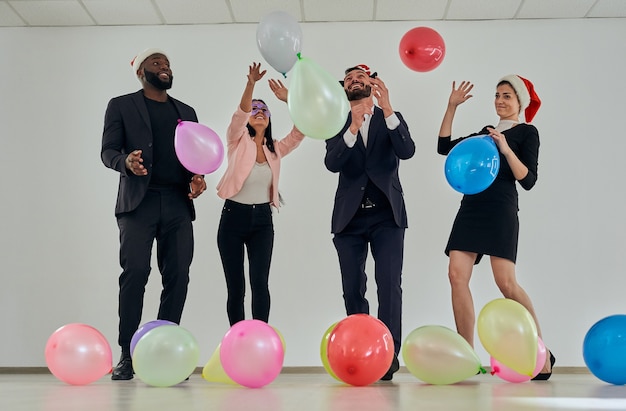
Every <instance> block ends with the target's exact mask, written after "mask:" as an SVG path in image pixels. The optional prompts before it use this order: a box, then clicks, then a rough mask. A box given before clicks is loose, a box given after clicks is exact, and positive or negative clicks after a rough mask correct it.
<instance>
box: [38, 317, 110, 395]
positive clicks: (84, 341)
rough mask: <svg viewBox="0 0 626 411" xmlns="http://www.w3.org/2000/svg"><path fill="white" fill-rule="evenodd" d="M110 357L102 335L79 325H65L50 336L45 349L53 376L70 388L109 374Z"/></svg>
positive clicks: (47, 362) (108, 346) (108, 347)
mask: <svg viewBox="0 0 626 411" xmlns="http://www.w3.org/2000/svg"><path fill="white" fill-rule="evenodd" d="M112 356H113V355H112V353H111V346H110V345H109V343H108V341H107V340H106V338H105V337H104V335H102V334H101V333H100V331H98V330H96V329H95V328H93V327H91V326H89V325H86V324H80V323H72V324H67V325H64V326H63V327H61V328H59V329H58V330H56V331H55V332H53V333H52V335H51V336H50V337H49V338H48V341H47V343H46V348H45V357H46V364H47V365H48V369H49V370H50V372H51V373H52V375H54V376H55V377H57V378H58V379H59V380H61V381H63V382H66V383H68V384H72V385H85V384H89V383H92V382H94V381H96V380H98V379H100V378H101V377H103V376H104V375H106V374H108V373H110V372H111V365H112V363H113V362H112Z"/></svg>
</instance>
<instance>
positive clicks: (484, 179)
mask: <svg viewBox="0 0 626 411" xmlns="http://www.w3.org/2000/svg"><path fill="white" fill-rule="evenodd" d="M499 170H500V154H499V153H498V147H497V146H496V143H495V142H494V141H493V139H492V138H491V137H489V136H487V135H480V136H475V137H470V138H466V139H465V140H463V141H461V142H460V143H458V144H457V145H456V146H454V147H453V148H452V150H450V152H449V153H448V157H447V158H446V163H445V167H444V171H445V174H446V180H447V181H448V184H450V187H452V188H453V189H455V190H456V191H458V192H460V193H463V194H477V193H480V192H481V191H483V190H485V189H486V188H487V187H489V186H490V185H491V183H493V181H494V180H495V179H496V176H497V175H498V171H499Z"/></svg>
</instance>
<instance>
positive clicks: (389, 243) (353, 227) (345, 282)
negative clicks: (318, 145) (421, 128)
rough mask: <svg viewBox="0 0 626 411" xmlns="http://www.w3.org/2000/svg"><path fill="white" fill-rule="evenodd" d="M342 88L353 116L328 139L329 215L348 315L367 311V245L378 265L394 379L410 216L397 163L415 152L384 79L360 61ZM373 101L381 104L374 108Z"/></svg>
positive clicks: (380, 306)
mask: <svg viewBox="0 0 626 411" xmlns="http://www.w3.org/2000/svg"><path fill="white" fill-rule="evenodd" d="M342 83H343V87H344V90H345V91H346V94H347V96H348V100H349V101H350V114H349V115H348V120H347V122H346V124H345V126H344V127H343V129H342V130H341V131H340V132H339V134H337V135H336V136H334V137H333V138H331V139H329V140H327V141H326V157H325V159H324V162H325V164H326V168H327V169H328V170H330V171H332V172H333V173H339V185H338V187H337V193H336V194H335V205H334V208H333V216H332V233H333V234H334V237H333V243H334V244H335V248H336V250H337V254H338V256H339V266H340V269H341V280H342V287H343V299H344V303H345V306H346V313H347V314H348V315H351V314H357V313H366V314H369V304H368V301H367V299H366V298H365V291H366V283H367V276H366V274H365V261H366V259H367V253H368V250H367V248H368V245H369V247H370V248H371V250H372V257H373V258H374V262H375V271H374V273H375V274H374V275H375V280H376V286H377V288H378V318H379V319H380V320H381V321H382V322H383V323H385V325H386V326H387V327H388V328H389V331H390V332H391V335H392V336H393V341H394V351H395V355H394V358H393V361H392V364H391V365H390V367H389V371H387V373H386V374H385V375H384V376H383V377H382V379H383V380H391V379H392V378H393V374H394V373H395V372H396V371H397V370H398V369H399V366H400V365H399V362H398V354H399V352H400V344H401V341H402V340H401V339H402V287H401V280H402V260H403V250H404V231H405V229H406V227H407V215H406V208H405V205H404V198H403V193H402V186H401V185H400V178H399V176H398V167H399V163H400V160H406V159H409V158H411V157H412V156H413V154H414V153H415V143H414V142H413V140H412V139H411V135H410V134H409V129H408V127H407V124H406V122H405V121H404V119H403V118H402V115H401V114H400V113H398V112H394V111H393V109H392V108H391V103H390V102H389V92H388V90H387V87H386V86H385V83H383V81H382V80H380V79H379V78H377V77H376V73H374V74H373V75H370V70H369V67H367V66H365V65H358V66H355V67H350V68H348V69H347V70H346V71H345V78H344V80H343V82H342ZM374 98H376V101H377V103H378V104H377V106H376V105H374Z"/></svg>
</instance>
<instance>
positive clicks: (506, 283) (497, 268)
mask: <svg viewBox="0 0 626 411" xmlns="http://www.w3.org/2000/svg"><path fill="white" fill-rule="evenodd" d="M491 269H492V270H493V277H494V279H495V281H496V285H497V286H498V288H499V289H500V292H502V295H503V296H504V297H505V298H509V299H511V300H514V301H517V302H518V303H520V304H521V305H523V306H524V308H526V309H527V310H528V312H529V313H530V315H531V316H532V317H533V320H535V325H536V326H537V334H538V335H539V337H540V338H543V337H541V328H540V327H539V321H538V320H537V315H536V314H535V309H534V307H533V303H532V302H531V301H530V297H529V296H528V294H526V291H524V289H523V288H522V287H521V286H520V285H519V283H518V282H517V279H516V276H515V263H514V262H513V261H511V260H507V259H505V258H500V257H491ZM551 371H552V366H551V364H550V355H549V354H548V355H546V364H545V365H544V366H543V369H542V370H541V372H542V373H548V372H551Z"/></svg>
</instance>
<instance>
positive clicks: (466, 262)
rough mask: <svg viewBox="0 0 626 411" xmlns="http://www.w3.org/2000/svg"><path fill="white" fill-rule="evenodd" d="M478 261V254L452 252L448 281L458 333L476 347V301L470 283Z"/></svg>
mask: <svg viewBox="0 0 626 411" xmlns="http://www.w3.org/2000/svg"><path fill="white" fill-rule="evenodd" d="M475 261H476V253H469V252H466V251H456V250H452V251H450V262H449V265H448V279H449V280H450V287H451V290H452V311H453V312H454V322H455V324H456V330H457V332H458V333H459V334H460V335H461V336H462V337H463V338H465V340H466V341H467V342H468V343H469V344H470V345H471V346H472V347H473V346H474V323H475V321H476V320H475V318H474V301H473V299H472V293H471V291H470V287H469V282H470V278H471V277H472V269H473V267H474V262H475Z"/></svg>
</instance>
